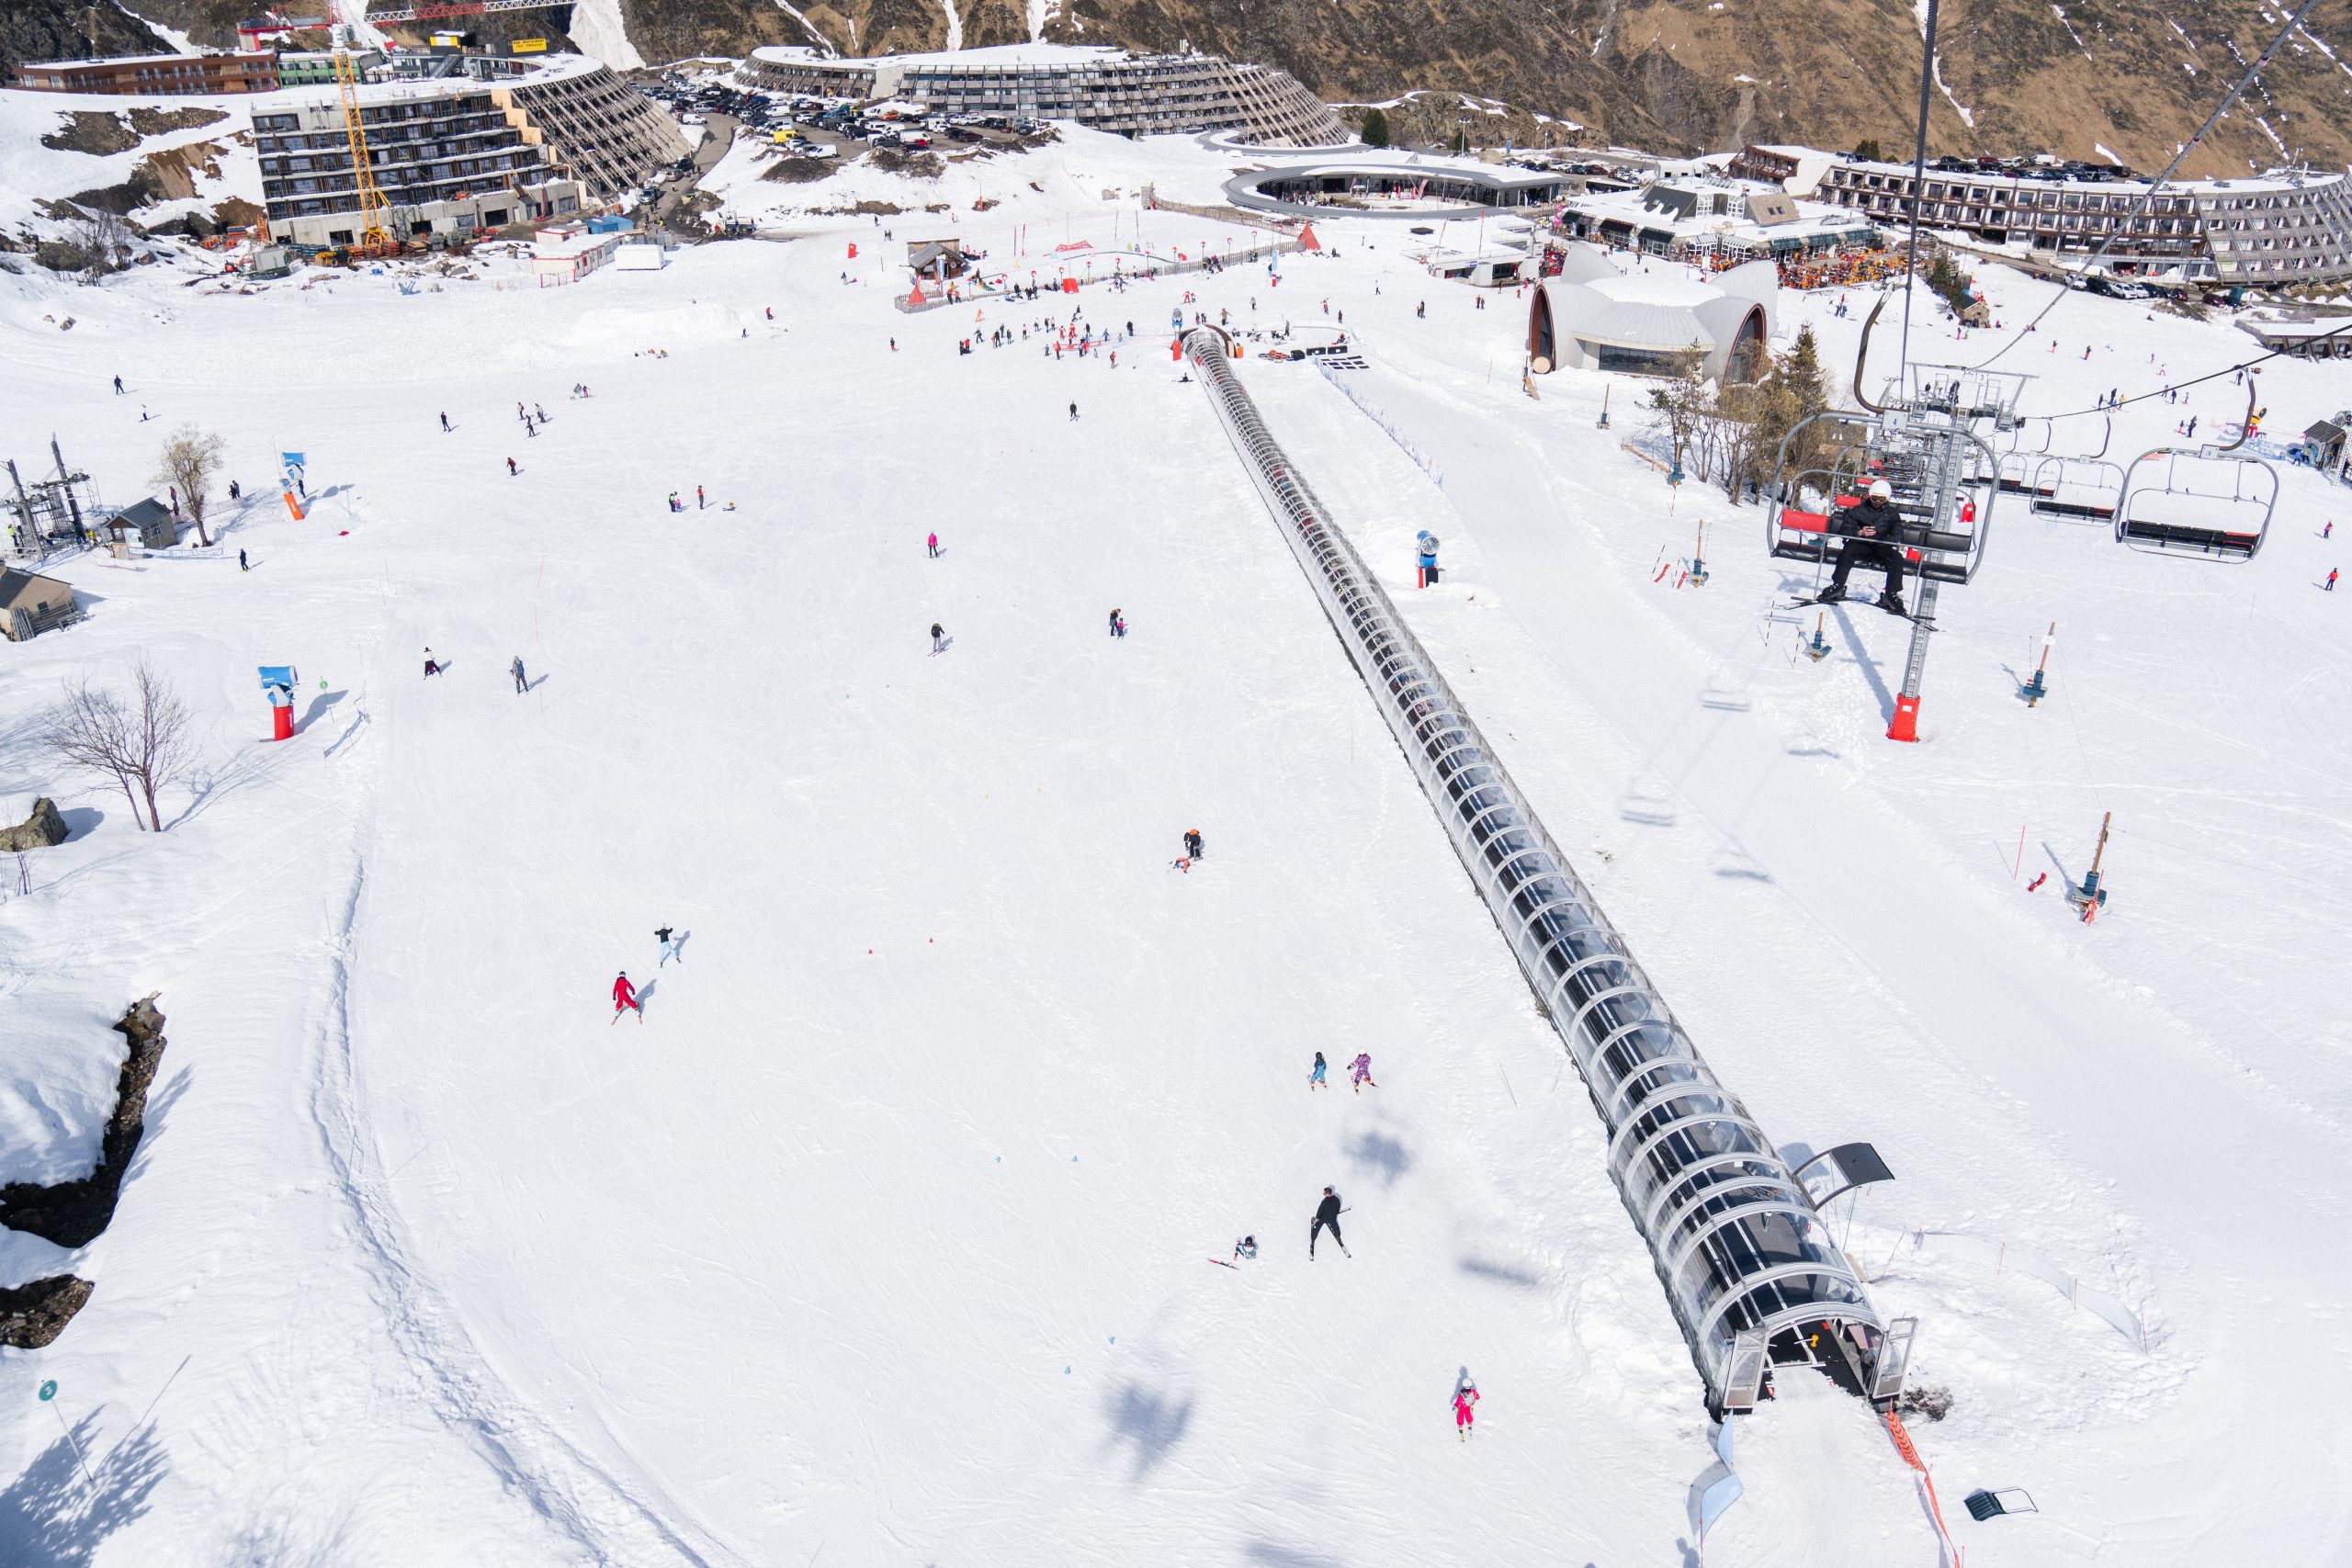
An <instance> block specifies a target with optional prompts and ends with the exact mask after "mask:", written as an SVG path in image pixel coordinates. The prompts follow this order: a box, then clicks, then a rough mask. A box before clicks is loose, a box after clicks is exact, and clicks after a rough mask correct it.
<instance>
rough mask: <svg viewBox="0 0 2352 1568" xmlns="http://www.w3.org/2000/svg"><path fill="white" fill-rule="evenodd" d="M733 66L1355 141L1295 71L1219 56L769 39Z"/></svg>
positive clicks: (1109, 122)
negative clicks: (879, 47)
mask: <svg viewBox="0 0 2352 1568" xmlns="http://www.w3.org/2000/svg"><path fill="white" fill-rule="evenodd" d="M736 74H737V77H738V79H739V80H741V82H742V84H743V85H745V86H747V87H757V88H760V89H763V91H767V92H771V93H806V94H808V95H809V96H812V97H820V98H858V99H870V98H904V99H908V100H910V101H911V102H915V103H920V104H922V105H924V106H925V107H930V108H933V109H937V110H939V111H941V112H943V113H946V114H978V115H1004V116H1007V117H1010V118H1018V119H1069V120H1076V121H1077V122H1078V123H1079V124H1080V125H1083V126H1087V127H1089V128H1091V129H1092V130H1108V131H1114V132H1116V133H1117V134H1119V135H1122V136H1158V135H1162V134H1167V133H1170V132H1178V131H1201V130H1222V131H1227V132H1229V133H1230V134H1232V135H1233V136H1235V137H1236V138H1238V140H1241V141H1251V142H1277V143H1282V144H1285V145H1289V146H1297V147H1328V146H1336V145H1338V144H1339V143H1340V142H1343V141H1347V140H1348V133H1347V130H1346V129H1345V128H1344V127H1342V126H1341V125H1340V118H1339V116H1337V115H1335V114H1333V113H1332V112H1331V111H1330V110H1329V108H1328V107H1325V106H1324V104H1323V102H1322V100H1321V99H1319V98H1317V97H1316V96H1315V95H1314V94H1312V93H1310V92H1308V91H1307V90H1306V88H1305V87H1302V86H1300V85H1298V83H1297V81H1296V80H1295V79H1294V78H1293V77H1292V76H1291V74H1290V73H1288V72H1286V71H1278V70H1276V69H1275V68H1274V67H1272V66H1271V65H1251V64H1246V63H1242V62H1235V61H1230V60H1220V59H1218V58H1217V57H1216V55H1213V54H1129V53H1128V52H1127V51H1125V50H1122V49H1082V48H1074V47H1070V46H1068V45H1063V44H1050V43H1012V44H1000V45H997V46H995V47H993V48H989V49H961V50H951V51H945V52H943V53H937V54H891V55H882V56H878V57H876V58H874V59H870V60H833V59H829V58H827V57H825V56H823V55H820V54H816V53H814V52H812V51H809V50H805V49H791V48H779V47H770V48H766V49H755V50H753V51H752V54H751V58H750V59H748V60H746V61H744V62H743V63H742V65H741V67H739V68H738V70H737V73H736Z"/></svg>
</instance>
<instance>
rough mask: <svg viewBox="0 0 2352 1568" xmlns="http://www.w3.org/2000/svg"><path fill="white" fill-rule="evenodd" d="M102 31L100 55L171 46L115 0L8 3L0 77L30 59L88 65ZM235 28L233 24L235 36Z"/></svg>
mask: <svg viewBox="0 0 2352 1568" xmlns="http://www.w3.org/2000/svg"><path fill="white" fill-rule="evenodd" d="M94 24H95V26H96V28H97V43H98V50H97V52H102V53H106V54H152V53H154V52H155V51H159V50H164V49H167V48H168V47H170V46H169V45H167V44H165V43H164V40H163V39H160V38H158V37H156V36H155V32H154V29H153V28H150V27H148V26H147V24H145V23H144V22H141V21H140V20H139V19H138V18H137V17H131V16H129V15H126V14H125V13H124V12H123V10H122V8H121V7H120V6H116V5H115V4H114V0H97V4H96V6H89V5H82V4H71V5H69V4H67V0H6V4H0V74H5V75H6V77H8V78H10V79H13V78H14V77H15V75H16V73H17V66H19V65H22V64H23V63H24V62H27V61H28V60H87V59H88V58H90V55H91V54H92V52H93V51H92V50H91V48H90V29H91V28H92V26H93V25H94ZM234 26H235V24H233V23H232V24H231V29H232V35H233V32H234Z"/></svg>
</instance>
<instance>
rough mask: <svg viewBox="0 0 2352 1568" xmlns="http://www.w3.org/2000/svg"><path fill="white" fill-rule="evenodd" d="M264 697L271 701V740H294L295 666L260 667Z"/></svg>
mask: <svg viewBox="0 0 2352 1568" xmlns="http://www.w3.org/2000/svg"><path fill="white" fill-rule="evenodd" d="M259 672H260V675H261V691H262V695H263V696H265V697H267V698H268V699H269V725H270V733H269V738H270V739H272V740H291V739H294V682H295V674H294V666H292V665H291V664H264V665H261V666H260V667H259Z"/></svg>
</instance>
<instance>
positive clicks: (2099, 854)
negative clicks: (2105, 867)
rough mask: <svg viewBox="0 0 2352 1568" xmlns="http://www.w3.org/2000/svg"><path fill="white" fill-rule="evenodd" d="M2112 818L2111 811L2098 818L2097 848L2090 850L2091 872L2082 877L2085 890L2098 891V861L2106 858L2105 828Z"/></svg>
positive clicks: (2113, 815) (2113, 817)
mask: <svg viewBox="0 0 2352 1568" xmlns="http://www.w3.org/2000/svg"><path fill="white" fill-rule="evenodd" d="M2114 820H2115V813H2114V812H2112V811H2109V812H2107V813H2105V814H2104V815H2102V816H2101V817H2100V818H2099V819H2098V849H2096V850H2093V851H2092V852H2091V874H2090V875H2088V876H2086V877H2085V878H2084V879H2083V887H2084V889H2085V891H2086V892H2091V893H2096V892H2098V863H2099V862H2100V861H2102V860H2105V859H2106V858H2107V829H2108V825H2109V823H2111V822H2113V821H2114Z"/></svg>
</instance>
